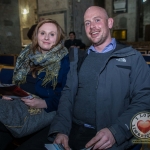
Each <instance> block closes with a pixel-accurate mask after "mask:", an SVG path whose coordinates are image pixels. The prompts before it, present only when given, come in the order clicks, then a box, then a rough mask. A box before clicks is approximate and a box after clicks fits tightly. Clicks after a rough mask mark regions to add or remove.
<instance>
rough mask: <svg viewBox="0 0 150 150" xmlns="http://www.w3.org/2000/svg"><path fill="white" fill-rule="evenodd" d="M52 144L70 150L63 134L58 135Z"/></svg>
mask: <svg viewBox="0 0 150 150" xmlns="http://www.w3.org/2000/svg"><path fill="white" fill-rule="evenodd" d="M54 143H56V144H62V145H63V147H64V148H65V150H70V147H69V145H68V136H67V135H65V134H61V133H58V134H57V136H56V138H55V140H54Z"/></svg>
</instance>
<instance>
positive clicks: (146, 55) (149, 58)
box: [143, 54, 150, 62]
mask: <svg viewBox="0 0 150 150" xmlns="http://www.w3.org/2000/svg"><path fill="white" fill-rule="evenodd" d="M143 58H144V59H145V61H146V62H150V54H143Z"/></svg>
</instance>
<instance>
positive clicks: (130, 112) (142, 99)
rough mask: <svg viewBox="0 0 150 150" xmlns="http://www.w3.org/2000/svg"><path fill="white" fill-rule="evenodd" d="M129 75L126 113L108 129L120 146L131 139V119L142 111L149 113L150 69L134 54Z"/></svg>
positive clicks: (141, 57) (137, 54) (141, 58)
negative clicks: (128, 97)
mask: <svg viewBox="0 0 150 150" xmlns="http://www.w3.org/2000/svg"><path fill="white" fill-rule="evenodd" d="M131 59H132V61H131V63H132V65H131V74H130V101H131V102H130V104H129V106H128V108H127V109H126V111H124V113H123V114H122V115H120V117H119V118H118V119H117V120H116V121H115V123H114V124H112V125H111V126H110V127H109V129H110V131H111V132H112V134H113V135H114V137H115V140H116V143H117V145H121V144H123V143H124V142H126V141H127V140H130V139H131V138H132V137H133V134H132V132H131V129H130V123H131V120H132V118H133V117H134V116H135V115H136V114H138V113H140V112H143V111H146V112H150V69H149V66H148V65H147V64H146V62H145V60H144V58H143V56H142V55H141V54H139V52H137V53H136V55H134V56H132V58H131Z"/></svg>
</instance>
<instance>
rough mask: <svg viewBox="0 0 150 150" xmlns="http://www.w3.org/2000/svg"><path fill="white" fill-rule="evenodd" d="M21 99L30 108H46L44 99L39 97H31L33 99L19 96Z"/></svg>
mask: <svg viewBox="0 0 150 150" xmlns="http://www.w3.org/2000/svg"><path fill="white" fill-rule="evenodd" d="M21 100H22V101H23V102H24V103H25V104H26V105H28V106H30V107H32V108H47V104H46V102H45V100H42V99H40V98H33V99H27V98H21Z"/></svg>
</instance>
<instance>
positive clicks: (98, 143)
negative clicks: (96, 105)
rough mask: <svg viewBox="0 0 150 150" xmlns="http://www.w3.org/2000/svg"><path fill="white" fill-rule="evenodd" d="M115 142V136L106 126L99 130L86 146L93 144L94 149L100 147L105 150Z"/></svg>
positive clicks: (100, 149)
mask: <svg viewBox="0 0 150 150" xmlns="http://www.w3.org/2000/svg"><path fill="white" fill-rule="evenodd" d="M114 143H115V139H114V136H113V135H112V133H111V132H110V130H109V129H108V128H104V129H102V130H100V131H99V132H97V134H96V136H95V137H93V138H92V139H91V140H90V141H89V142H88V143H87V144H86V146H85V147H86V148H88V147H91V146H92V145H94V146H93V149H92V150H95V149H99V150H105V149H108V148H110V147H112V146H113V144H114Z"/></svg>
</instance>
